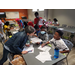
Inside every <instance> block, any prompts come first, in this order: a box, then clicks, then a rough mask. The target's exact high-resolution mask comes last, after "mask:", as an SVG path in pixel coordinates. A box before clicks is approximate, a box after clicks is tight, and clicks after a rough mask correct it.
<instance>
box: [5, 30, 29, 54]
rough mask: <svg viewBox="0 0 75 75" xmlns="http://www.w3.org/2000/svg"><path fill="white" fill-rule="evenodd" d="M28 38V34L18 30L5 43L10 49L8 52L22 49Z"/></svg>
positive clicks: (18, 51)
mask: <svg viewBox="0 0 75 75" xmlns="http://www.w3.org/2000/svg"><path fill="white" fill-rule="evenodd" d="M27 40H28V36H27V34H26V33H25V31H22V32H18V33H16V34H14V35H13V36H12V37H11V38H10V39H9V40H8V41H7V42H6V43H5V45H6V46H7V47H8V48H9V49H10V52H13V53H17V54H19V53H21V52H22V50H23V46H24V45H25V44H26V42H27Z"/></svg>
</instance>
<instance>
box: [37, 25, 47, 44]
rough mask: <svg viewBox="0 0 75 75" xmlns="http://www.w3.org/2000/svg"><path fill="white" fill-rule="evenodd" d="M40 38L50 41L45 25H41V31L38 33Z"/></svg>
mask: <svg viewBox="0 0 75 75" xmlns="http://www.w3.org/2000/svg"><path fill="white" fill-rule="evenodd" d="M38 38H40V39H41V40H43V42H47V41H48V34H47V33H46V31H45V27H44V26H42V27H41V31H40V32H39V33H38ZM40 43H41V42H38V44H40Z"/></svg>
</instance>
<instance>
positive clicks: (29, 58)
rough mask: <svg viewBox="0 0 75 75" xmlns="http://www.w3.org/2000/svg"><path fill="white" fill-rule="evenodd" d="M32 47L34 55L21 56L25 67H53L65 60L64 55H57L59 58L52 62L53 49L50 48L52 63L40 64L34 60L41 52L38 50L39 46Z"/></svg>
mask: <svg viewBox="0 0 75 75" xmlns="http://www.w3.org/2000/svg"><path fill="white" fill-rule="evenodd" d="M33 47H34V53H27V54H22V56H23V58H24V60H25V62H26V64H27V65H53V64H56V63H57V62H59V61H61V60H63V59H65V58H66V56H65V55H63V54H61V53H59V58H58V59H55V60H54V59H53V55H54V49H53V48H51V50H50V51H49V53H50V54H51V55H52V57H51V59H52V61H46V62H44V63H42V62H41V61H39V60H38V59H36V58H35V57H36V56H37V55H38V54H39V52H42V51H41V50H38V47H39V45H36V44H34V45H33Z"/></svg>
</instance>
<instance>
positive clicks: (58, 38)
mask: <svg viewBox="0 0 75 75" xmlns="http://www.w3.org/2000/svg"><path fill="white" fill-rule="evenodd" d="M62 35H63V32H62V31H61V30H57V31H56V32H55V34H54V37H53V38H52V39H51V40H50V41H48V42H46V43H44V44H42V45H41V46H42V47H43V46H45V45H46V44H49V43H52V44H53V46H54V47H58V48H59V51H60V53H67V52H69V48H68V47H67V46H66V44H65V43H64V41H63V40H62V39H61V37H62Z"/></svg>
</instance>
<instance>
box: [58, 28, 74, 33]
mask: <svg viewBox="0 0 75 75" xmlns="http://www.w3.org/2000/svg"><path fill="white" fill-rule="evenodd" d="M57 29H60V30H62V31H66V32H70V33H75V29H74V28H68V27H65V28H60V27H58V28H57Z"/></svg>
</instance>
